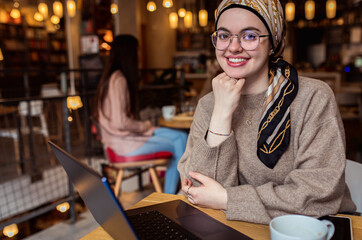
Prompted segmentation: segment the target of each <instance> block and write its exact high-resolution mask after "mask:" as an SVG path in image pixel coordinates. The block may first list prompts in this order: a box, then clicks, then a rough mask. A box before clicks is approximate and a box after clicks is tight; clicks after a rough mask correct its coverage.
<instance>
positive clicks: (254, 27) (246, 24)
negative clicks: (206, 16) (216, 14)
mask: <svg viewBox="0 0 362 240" xmlns="http://www.w3.org/2000/svg"><path fill="white" fill-rule="evenodd" d="M220 29H222V30H225V31H228V32H230V33H231V34H238V33H240V32H243V31H245V30H251V31H253V32H256V33H258V34H259V35H268V30H267V29H266V27H265V25H264V24H263V22H262V21H261V20H260V19H259V18H258V17H257V16H256V15H255V14H254V13H252V12H250V11H248V10H245V9H242V8H231V9H228V10H226V11H225V12H224V13H222V14H221V16H220V19H219V21H218V25H217V30H220ZM215 51H216V58H217V60H218V62H219V64H220V66H221V68H222V69H223V70H224V71H225V73H226V74H227V75H228V76H229V77H232V78H236V79H239V78H245V79H246V80H247V81H248V79H261V78H262V79H265V78H266V76H268V75H267V74H268V68H269V64H268V61H269V55H270V53H271V44H270V40H269V37H261V38H260V43H259V45H258V47H257V48H256V49H254V50H249V51H247V50H245V49H243V48H242V47H241V46H240V44H239V42H238V40H237V38H236V37H233V38H232V42H231V43H230V45H229V47H228V48H227V49H225V50H217V49H215Z"/></svg>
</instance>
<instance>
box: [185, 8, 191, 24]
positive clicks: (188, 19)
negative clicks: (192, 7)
mask: <svg viewBox="0 0 362 240" xmlns="http://www.w3.org/2000/svg"><path fill="white" fill-rule="evenodd" d="M184 24H185V27H186V28H190V27H192V12H191V11H186V15H185V17H184Z"/></svg>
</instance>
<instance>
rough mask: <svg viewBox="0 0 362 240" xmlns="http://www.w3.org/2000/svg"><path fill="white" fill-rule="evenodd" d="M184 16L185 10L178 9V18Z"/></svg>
mask: <svg viewBox="0 0 362 240" xmlns="http://www.w3.org/2000/svg"><path fill="white" fill-rule="evenodd" d="M185 15H186V9H185V8H180V9H179V10H178V16H179V17H180V18H183V17H185Z"/></svg>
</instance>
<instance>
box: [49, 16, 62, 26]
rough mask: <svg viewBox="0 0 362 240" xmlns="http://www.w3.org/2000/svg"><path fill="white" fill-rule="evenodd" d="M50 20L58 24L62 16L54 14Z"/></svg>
mask: <svg viewBox="0 0 362 240" xmlns="http://www.w3.org/2000/svg"><path fill="white" fill-rule="evenodd" d="M50 21H51V22H52V23H53V24H54V25H56V24H58V23H59V22H60V18H59V17H58V16H57V15H53V16H51V18H50Z"/></svg>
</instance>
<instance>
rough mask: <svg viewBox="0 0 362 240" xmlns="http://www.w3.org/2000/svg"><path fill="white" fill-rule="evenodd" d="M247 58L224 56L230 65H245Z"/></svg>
mask: <svg viewBox="0 0 362 240" xmlns="http://www.w3.org/2000/svg"><path fill="white" fill-rule="evenodd" d="M248 61H249V59H247V58H240V57H226V62H227V64H228V65H229V66H231V67H240V66H243V65H245V64H246V63H247V62H248Z"/></svg>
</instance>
